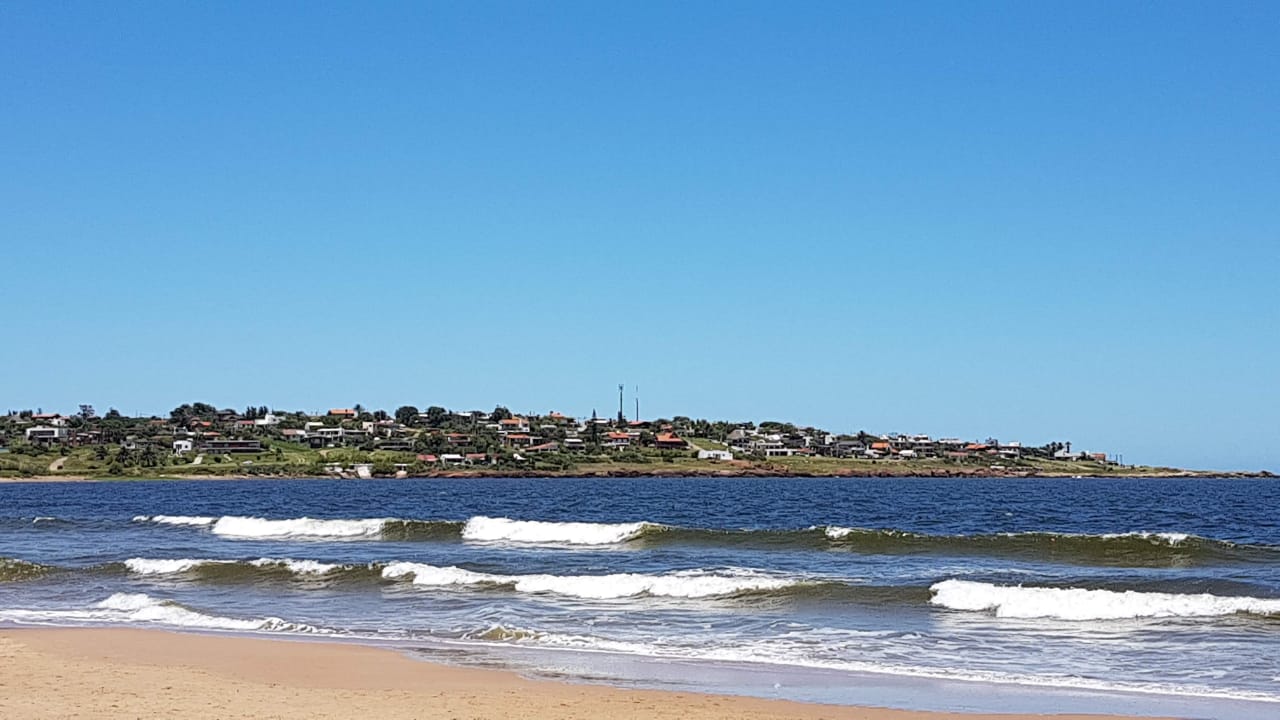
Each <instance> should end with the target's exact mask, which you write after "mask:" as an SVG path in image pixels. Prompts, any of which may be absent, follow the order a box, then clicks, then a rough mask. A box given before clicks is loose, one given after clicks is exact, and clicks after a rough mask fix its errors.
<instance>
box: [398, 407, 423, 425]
mask: <svg viewBox="0 0 1280 720" xmlns="http://www.w3.org/2000/svg"><path fill="white" fill-rule="evenodd" d="M396 422H398V423H400V424H401V425H407V426H410V427H412V426H413V424H414V423H416V422H418V408H416V407H414V406H412V405H401V406H400V407H398V408H396Z"/></svg>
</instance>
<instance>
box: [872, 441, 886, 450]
mask: <svg viewBox="0 0 1280 720" xmlns="http://www.w3.org/2000/svg"><path fill="white" fill-rule="evenodd" d="M871 449H872V450H888V449H889V443H887V442H873V443H871Z"/></svg>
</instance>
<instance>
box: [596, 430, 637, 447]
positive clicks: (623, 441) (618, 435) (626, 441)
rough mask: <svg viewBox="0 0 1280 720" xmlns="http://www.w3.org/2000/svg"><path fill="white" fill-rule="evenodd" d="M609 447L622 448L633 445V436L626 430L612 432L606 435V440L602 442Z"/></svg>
mask: <svg viewBox="0 0 1280 720" xmlns="http://www.w3.org/2000/svg"><path fill="white" fill-rule="evenodd" d="M601 444H602V445H604V446H605V447H607V448H613V449H615V450H620V449H622V448H628V447H631V436H630V435H628V434H627V433H624V432H611V433H607V434H606V435H605V436H604V442H603V443H601Z"/></svg>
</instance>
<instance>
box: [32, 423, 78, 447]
mask: <svg viewBox="0 0 1280 720" xmlns="http://www.w3.org/2000/svg"><path fill="white" fill-rule="evenodd" d="M23 436H24V437H26V439H27V442H29V443H33V444H38V445H50V444H52V443H59V442H65V441H66V439H67V429H66V428H65V427H50V426H48V425H37V426H35V427H33V428H27V429H26V430H25V431H24V432H23Z"/></svg>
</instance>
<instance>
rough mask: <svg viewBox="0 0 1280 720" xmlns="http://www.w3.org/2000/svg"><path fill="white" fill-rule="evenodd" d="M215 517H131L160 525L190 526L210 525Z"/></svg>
mask: <svg viewBox="0 0 1280 720" xmlns="http://www.w3.org/2000/svg"><path fill="white" fill-rule="evenodd" d="M216 520H217V518H211V517H200V516H194V515H137V516H135V517H134V518H133V521H134V522H136V523H157V524H160V525H188V526H192V527H204V526H206V525H212V524H213V523H214V522H215V521H216Z"/></svg>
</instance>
